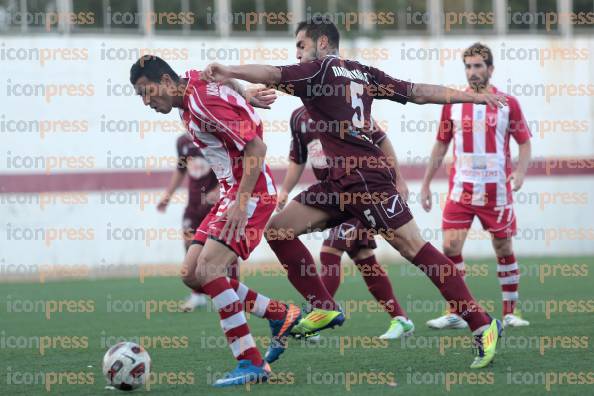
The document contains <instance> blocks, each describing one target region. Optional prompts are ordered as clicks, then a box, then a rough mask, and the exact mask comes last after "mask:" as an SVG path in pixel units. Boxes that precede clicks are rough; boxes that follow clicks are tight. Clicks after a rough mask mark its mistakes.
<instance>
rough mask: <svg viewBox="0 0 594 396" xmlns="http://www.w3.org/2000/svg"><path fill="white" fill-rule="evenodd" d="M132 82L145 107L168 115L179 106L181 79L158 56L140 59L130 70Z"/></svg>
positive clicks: (147, 56)
mask: <svg viewBox="0 0 594 396" xmlns="http://www.w3.org/2000/svg"><path fill="white" fill-rule="evenodd" d="M130 82H131V83H132V85H134V89H135V90H136V93H137V94H138V95H140V96H141V97H142V101H143V103H144V105H145V106H150V107H151V108H152V109H154V110H155V111H157V112H159V113H163V114H167V113H169V112H170V111H171V109H172V108H173V107H174V106H177V105H178V104H179V96H180V92H179V91H180V87H179V85H180V78H179V76H178V75H177V73H175V72H174V71H173V69H172V68H171V66H169V64H168V63H167V62H165V61H164V60H163V59H161V58H159V57H157V56H153V55H145V56H143V57H141V58H140V59H138V60H137V61H136V62H135V63H134V64H133V65H132V67H131V68H130ZM182 96H183V93H182ZM177 107H179V106H177Z"/></svg>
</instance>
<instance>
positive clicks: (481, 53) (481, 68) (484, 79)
mask: <svg viewBox="0 0 594 396" xmlns="http://www.w3.org/2000/svg"><path fill="white" fill-rule="evenodd" d="M462 60H463V62H464V70H465V71H466V79H467V80H468V84H469V85H470V87H471V88H472V89H473V90H474V91H476V92H479V91H481V90H484V89H486V88H487V87H488V86H489V80H490V79H491V76H492V75H493V70H494V69H495V67H494V66H493V54H492V53H491V50H490V49H489V47H487V46H486V45H484V44H481V43H474V44H472V45H471V46H470V47H468V48H467V49H466V50H465V51H464V55H463V56H462Z"/></svg>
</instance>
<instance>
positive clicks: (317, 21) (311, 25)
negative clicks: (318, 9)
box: [295, 16, 340, 49]
mask: <svg viewBox="0 0 594 396" xmlns="http://www.w3.org/2000/svg"><path fill="white" fill-rule="evenodd" d="M302 30H305V35H306V36H307V37H309V38H311V39H312V40H313V41H314V42H317V41H318V39H319V38H320V37H322V36H326V37H328V43H329V44H330V45H331V46H332V47H333V48H336V49H338V43H339V41H340V33H338V29H337V28H336V25H335V24H334V22H332V20H331V19H330V18H328V17H324V16H314V17H312V18H308V19H307V20H306V21H301V22H299V24H297V29H295V35H297V33H299V32H300V31H302Z"/></svg>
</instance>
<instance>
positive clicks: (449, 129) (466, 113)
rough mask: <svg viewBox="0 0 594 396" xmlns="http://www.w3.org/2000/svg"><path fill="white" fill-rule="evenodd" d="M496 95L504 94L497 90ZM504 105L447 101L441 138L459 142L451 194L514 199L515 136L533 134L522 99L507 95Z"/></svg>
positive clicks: (464, 199) (504, 201) (482, 201)
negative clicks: (512, 145)
mask: <svg viewBox="0 0 594 396" xmlns="http://www.w3.org/2000/svg"><path fill="white" fill-rule="evenodd" d="M492 92H493V93H501V92H500V91H498V90H497V89H496V88H492ZM506 97H507V101H508V106H507V107H503V108H501V109H497V108H491V107H487V106H486V105H475V104H472V103H456V104H446V105H444V106H443V108H442V112H441V122H440V124H439V131H438V133H437V140H439V141H442V142H444V143H449V142H450V141H451V140H452V139H453V140H454V149H453V151H454V163H453V166H452V169H451V172H450V185H449V196H448V198H449V199H451V200H452V201H456V202H460V203H463V204H467V205H476V206H501V205H509V204H511V203H512V190H511V184H510V182H508V177H509V175H510V174H511V172H512V163H511V156H510V150H509V138H510V136H511V137H513V138H514V140H515V141H516V142H517V143H518V144H522V143H524V142H526V141H527V140H529V139H530V137H531V134H530V130H529V129H528V125H527V123H526V120H525V119H524V116H523V114H522V110H521V109H520V104H519V103H518V100H517V99H516V98H514V97H513V96H510V95H506Z"/></svg>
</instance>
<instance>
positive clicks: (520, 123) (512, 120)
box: [508, 96, 532, 144]
mask: <svg viewBox="0 0 594 396" xmlns="http://www.w3.org/2000/svg"><path fill="white" fill-rule="evenodd" d="M508 106H509V126H508V130H509V132H510V134H511V135H512V136H513V138H514V140H515V141H516V142H517V143H518V144H522V143H524V142H526V141H527V140H529V139H530V137H531V136H532V134H531V133H530V129H529V128H528V124H527V123H526V119H524V114H522V109H521V108H520V103H518V100H517V99H516V98H514V97H511V96H510V97H508Z"/></svg>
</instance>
